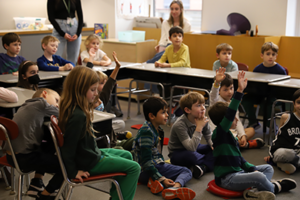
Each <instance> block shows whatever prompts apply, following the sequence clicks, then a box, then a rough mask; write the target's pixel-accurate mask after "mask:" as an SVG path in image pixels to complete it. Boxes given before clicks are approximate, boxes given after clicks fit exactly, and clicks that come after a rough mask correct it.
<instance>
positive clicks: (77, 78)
mask: <svg viewBox="0 0 300 200" xmlns="http://www.w3.org/2000/svg"><path fill="white" fill-rule="evenodd" d="M98 82H99V77H98V75H97V74H96V72H95V71H93V70H92V69H90V68H88V67H83V66H78V67H75V68H74V69H72V70H71V72H70V73H69V75H68V76H67V78H66V80H65V81H64V85H63V88H64V89H63V91H62V95H61V100H60V103H59V108H60V110H59V122H58V125H59V127H60V128H61V130H62V132H64V131H65V127H66V124H67V122H68V120H69V117H70V116H71V115H72V113H73V111H74V109H75V108H76V106H79V107H80V108H81V110H82V111H83V112H84V114H85V116H86V131H88V132H89V133H90V135H91V136H93V137H94V134H93V133H92V130H94V129H93V126H92V120H93V110H94V109H93V104H92V103H89V102H88V100H87V98H86V93H87V91H88V90H89V88H90V86H91V85H93V84H95V83H98Z"/></svg>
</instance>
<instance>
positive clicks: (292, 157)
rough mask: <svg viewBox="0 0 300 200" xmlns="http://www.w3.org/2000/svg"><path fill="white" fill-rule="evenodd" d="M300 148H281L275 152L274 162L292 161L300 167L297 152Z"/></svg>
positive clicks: (299, 151)
mask: <svg viewBox="0 0 300 200" xmlns="http://www.w3.org/2000/svg"><path fill="white" fill-rule="evenodd" d="M299 153H300V150H299V149H297V150H295V149H286V148H279V149H277V150H276V151H275V152H274V153H273V162H274V163H278V162H282V163H292V164H293V165H295V166H296V167H300V160H299V156H297V154H299Z"/></svg>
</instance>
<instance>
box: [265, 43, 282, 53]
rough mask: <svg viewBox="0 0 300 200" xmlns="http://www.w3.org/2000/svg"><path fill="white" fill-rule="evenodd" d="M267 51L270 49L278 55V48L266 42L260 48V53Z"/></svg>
mask: <svg viewBox="0 0 300 200" xmlns="http://www.w3.org/2000/svg"><path fill="white" fill-rule="evenodd" d="M269 49H272V51H274V52H275V53H278V50H279V48H278V46H277V45H276V44H274V43H273V42H266V43H264V44H263V45H262V47H261V53H262V54H264V52H265V51H268V50H269Z"/></svg>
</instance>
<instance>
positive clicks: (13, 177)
mask: <svg viewBox="0 0 300 200" xmlns="http://www.w3.org/2000/svg"><path fill="white" fill-rule="evenodd" d="M10 174H11V191H10V193H9V194H10V195H15V194H16V190H15V169H14V168H11V172H10Z"/></svg>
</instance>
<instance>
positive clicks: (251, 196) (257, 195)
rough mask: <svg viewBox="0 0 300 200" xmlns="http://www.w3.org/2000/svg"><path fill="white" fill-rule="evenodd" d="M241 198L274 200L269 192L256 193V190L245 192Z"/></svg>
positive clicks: (273, 195) (247, 199) (272, 194)
mask: <svg viewBox="0 0 300 200" xmlns="http://www.w3.org/2000/svg"><path fill="white" fill-rule="evenodd" d="M243 196H244V198H245V199H246V200H253V199H256V200H274V199H275V198H276V196H275V194H274V193H272V192H269V191H257V190H256V189H251V190H245V191H244V193H243Z"/></svg>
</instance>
